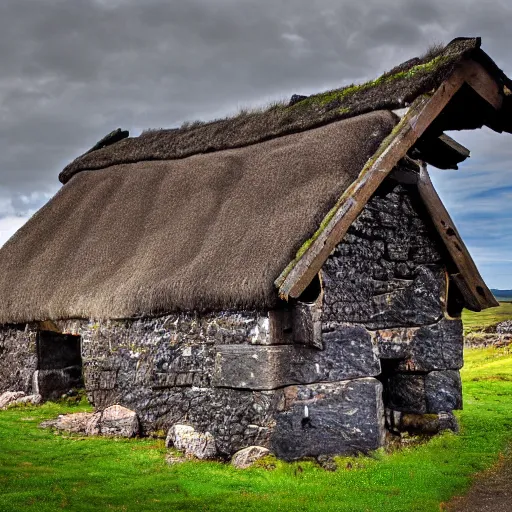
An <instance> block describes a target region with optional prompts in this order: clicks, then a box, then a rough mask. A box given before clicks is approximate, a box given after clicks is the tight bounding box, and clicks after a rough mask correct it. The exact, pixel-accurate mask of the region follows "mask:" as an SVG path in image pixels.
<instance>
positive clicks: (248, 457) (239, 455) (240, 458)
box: [231, 446, 270, 469]
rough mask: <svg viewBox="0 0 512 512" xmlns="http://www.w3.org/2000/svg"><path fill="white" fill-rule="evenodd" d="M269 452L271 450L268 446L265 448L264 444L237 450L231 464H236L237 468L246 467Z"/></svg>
mask: <svg viewBox="0 0 512 512" xmlns="http://www.w3.org/2000/svg"><path fill="white" fill-rule="evenodd" d="M269 454H270V450H269V449H268V448H264V447H263V446H249V447H248V448H244V449H243V450H239V451H238V452H236V453H235V454H234V455H233V457H232V459H231V464H232V465H233V466H235V468H238V469H246V468H249V467H251V466H252V465H253V464H254V463H255V462H256V461H258V460H260V459H262V458H263V457H266V456H267V455H269Z"/></svg>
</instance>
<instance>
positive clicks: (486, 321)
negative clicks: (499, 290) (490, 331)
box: [462, 302, 512, 333]
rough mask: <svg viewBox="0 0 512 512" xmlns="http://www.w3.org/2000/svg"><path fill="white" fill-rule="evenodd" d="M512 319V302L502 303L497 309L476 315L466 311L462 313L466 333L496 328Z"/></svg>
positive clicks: (486, 310) (490, 309)
mask: <svg viewBox="0 0 512 512" xmlns="http://www.w3.org/2000/svg"><path fill="white" fill-rule="evenodd" d="M511 318H512V302H500V305H499V306H498V307H496V308H489V309H485V310H484V311H481V312H480V313H475V312H473V311H468V310H467V309H465V310H464V311H463V312H462V321H463V322H464V331H465V332H466V333H469V332H475V331H480V330H482V329H485V328H486V327H490V326H496V324H499V323H500V322H503V321H504V320H510V319H511Z"/></svg>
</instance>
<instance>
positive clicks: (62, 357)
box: [33, 331, 83, 400]
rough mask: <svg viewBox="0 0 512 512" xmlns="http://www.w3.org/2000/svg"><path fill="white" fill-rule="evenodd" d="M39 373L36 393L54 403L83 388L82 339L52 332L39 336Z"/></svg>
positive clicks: (41, 332)
mask: <svg viewBox="0 0 512 512" xmlns="http://www.w3.org/2000/svg"><path fill="white" fill-rule="evenodd" d="M36 343H37V370H36V372H35V373H34V381H33V388H34V389H33V392H34V393H39V394H40V395H41V396H42V397H43V399H44V400H54V399H56V398H59V397H61V396H62V395H63V394H65V393H67V392H69V391H70V390H71V389H76V388H81V387H83V378H82V354H81V338H80V336H73V335H71V334H61V333H58V332H53V331H39V332H38V334H37V342H36Z"/></svg>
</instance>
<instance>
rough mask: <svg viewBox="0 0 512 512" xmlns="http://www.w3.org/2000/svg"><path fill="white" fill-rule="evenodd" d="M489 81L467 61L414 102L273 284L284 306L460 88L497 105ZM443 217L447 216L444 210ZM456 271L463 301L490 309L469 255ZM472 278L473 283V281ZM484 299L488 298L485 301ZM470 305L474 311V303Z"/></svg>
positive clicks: (479, 68)
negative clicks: (466, 289) (474, 298)
mask: <svg viewBox="0 0 512 512" xmlns="http://www.w3.org/2000/svg"><path fill="white" fill-rule="evenodd" d="M488 79H491V80H492V78H491V77H490V75H489V74H488V73H487V72H486V71H485V70H484V68H483V67H482V66H480V65H479V64H477V63H475V62H474V61H466V62H465V63H464V64H463V65H461V66H459V67H458V68H457V69H456V70H455V71H454V72H453V73H452V75H451V76H450V77H449V78H448V79H447V80H445V81H444V82H443V83H442V84H441V86H440V87H439V88H438V89H437V90H436V91H435V92H434V93H433V94H432V95H431V96H428V95H424V96H420V97H419V98H417V99H416V101H415V102H414V103H413V104H412V106H411V108H410V109H409V110H408V111H407V113H406V114H405V115H404V117H403V118H402V119H401V120H400V122H399V123H398V124H397V126H396V127H395V129H394V130H393V131H392V133H391V134H390V135H389V136H388V137H387V138H386V139H385V140H384V141H383V142H382V143H381V145H380V147H379V149H378V150H377V152H376V153H375V155H374V156H373V157H372V158H371V159H370V160H369V161H368V162H367V163H366V165H365V167H364V168H363V170H362V171H361V173H360V174H359V176H358V178H357V179H356V180H355V181H354V182H353V183H352V185H351V186H350V187H349V188H348V189H347V190H346V191H345V192H344V194H343V195H342V196H341V198H340V199H339V200H338V201H337V203H336V205H335V206H334V208H333V209H332V210H331V211H330V212H329V214H328V215H327V217H326V218H325V219H324V221H323V222H322V224H321V228H320V229H319V230H317V232H316V233H315V234H314V236H313V237H312V239H311V240H309V241H308V242H306V243H305V244H304V245H303V247H302V248H301V250H299V252H298V254H297V257H296V258H295V260H293V261H292V262H291V263H290V265H288V267H287V268H286V269H285V270H284V271H283V272H282V273H281V275H280V276H279V277H278V279H276V281H275V284H276V286H277V287H278V288H279V295H280V297H281V298H283V299H285V300H288V299H289V298H297V297H299V296H300V294H301V293H302V292H303V291H304V289H305V288H306V287H307V285H308V284H309V283H310V282H311V280H312V279H313V277H314V276H315V275H316V274H317V273H318V272H319V271H320V269H321V267H322V265H323V264H324V262H325V261H326V259H327V258H328V257H329V255H330V254H331V252H332V251H333V250H334V248H335V247H336V245H338V244H339V243H340V242H341V240H342V238H343V236H344V235H345V233H346V232H347V230H348V228H349V227H350V225H351V224H352V223H353V222H354V220H355V219H356V218H357V216H358V215H359V213H360V212H361V211H362V209H363V208H364V206H365V205H366V203H367V202H368V201H369V199H370V198H371V196H372V195H373V194H374V192H375V191H376V190H377V188H378V187H379V185H380V184H381V183H382V181H383V180H384V179H385V178H386V176H387V175H388V174H389V173H390V172H391V171H392V170H393V168H394V167H395V165H396V164H397V163H398V161H399V160H400V159H401V158H403V157H404V156H405V155H406V154H407V152H408V151H409V149H410V148H411V147H412V146H413V145H414V144H415V142H416V141H417V140H418V138H419V137H421V135H422V134H423V133H424V132H425V130H426V129H427V128H428V126H429V125H430V124H431V123H432V121H433V120H434V119H435V118H436V117H437V116H438V115H439V114H440V113H441V111H442V110H443V109H444V107H445V106H446V105H447V104H448V102H449V101H450V99H451V98H452V97H453V96H454V94H455V93H456V92H457V91H458V90H459V89H460V87H461V86H462V85H463V84H464V83H465V82H467V83H468V84H469V85H470V86H471V87H473V88H474V89H475V90H476V91H477V92H478V94H480V95H481V96H482V97H484V98H485V99H486V100H487V101H489V102H491V104H493V105H498V99H497V96H496V94H495V93H496V90H497V94H498V96H499V97H500V98H501V93H500V91H499V88H498V86H497V84H496V83H495V82H494V80H492V82H494V85H495V86H496V89H495V88H494V86H493V85H492V84H491V83H490V82H489V80H488ZM492 102H494V103H492ZM497 108H498V107H497ZM438 199H439V198H438ZM439 203H440V200H439ZM440 204H442V203H440ZM443 211H446V210H445V209H444V206H443ZM448 218H449V217H448ZM459 238H460V237H459ZM460 247H461V248H462V247H463V246H460ZM466 252H467V249H466ZM459 268H461V269H463V270H461V275H460V276H459V277H457V276H454V279H455V277H457V278H458V279H460V280H462V281H464V282H467V283H468V286H470V287H471V286H472V290H471V294H469V293H467V294H466V295H467V296H468V299H469V297H470V295H471V297H472V296H473V293H474V292H475V291H476V293H477V294H478V295H479V298H478V299H477V300H478V305H479V307H481V309H484V308H486V307H491V306H494V305H495V300H494V297H492V294H490V292H489V291H488V289H487V287H486V286H485V283H484V282H483V280H482V278H481V277H480V274H479V273H478V271H477V270H476V267H475V265H474V263H473V260H472V259H471V257H470V256H469V253H467V258H466V260H465V263H464V265H463V266H462V267H459ZM473 274H474V276H475V279H476V281H478V284H476V281H475V282H474V283H472V284H471V279H470V275H473ZM476 276H478V277H477V278H476ZM473 285H475V286H473ZM476 287H479V288H478V289H477V288H476ZM482 293H483V296H482ZM488 294H490V295H491V296H490V297H489V296H488ZM474 305H475V306H476V303H474Z"/></svg>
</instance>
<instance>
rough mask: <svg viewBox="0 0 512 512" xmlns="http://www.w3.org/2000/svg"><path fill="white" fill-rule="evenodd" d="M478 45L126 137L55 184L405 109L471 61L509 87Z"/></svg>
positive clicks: (475, 41)
mask: <svg viewBox="0 0 512 512" xmlns="http://www.w3.org/2000/svg"><path fill="white" fill-rule="evenodd" d="M480 44H481V41H480V38H459V39H455V40H454V41H452V42H451V43H450V44H448V45H447V46H446V47H445V48H438V49H436V50H435V51H433V52H429V53H427V54H426V55H425V56H424V57H422V58H415V59H411V60H408V61H407V62H404V63H403V64H400V65H399V66H397V67H395V68H393V69H392V70H391V71H389V72H387V73H385V74H384V75H382V76H381V77H379V78H377V79H376V80H372V81H370V82H367V83H365V84H361V85H350V86H348V87H343V88H341V89H336V90H332V91H327V92H324V93H321V94H316V95H313V96H310V97H307V98H305V99H303V100H302V101H299V102H293V104H292V105H274V106H273V107H271V108H269V109H268V110H264V111H261V112H254V113H244V114H241V115H238V116H235V117H232V118H228V119H222V120H218V121H214V122H210V123H205V124H201V123H194V124H192V126H191V127H189V128H182V129H180V130H176V129H173V130H154V131H148V132H146V133H143V134H142V135H141V136H140V137H136V138H125V139H124V140H121V141H120V142H118V143H117V144H112V145H109V146H108V147H105V148H103V149H99V150H98V151H94V152H88V153H87V154H85V155H83V156H81V157H79V158H77V159H76V160H75V161H74V162H72V163H71V164H69V165H68V166H67V167H66V168H65V169H64V170H63V171H62V172H61V174H60V176H59V179H60V180H61V182H62V183H66V182H67V181H68V180H69V179H70V178H71V177H72V176H73V175H74V174H76V173H77V172H80V171H82V170H93V169H104V168H106V167H109V166H111V165H116V164H125V163H132V162H139V161H141V160H170V159H178V158H185V157H188V156H191V155H195V154H200V153H208V152H212V151H219V150H223V149H230V148H237V147H243V146H247V145H249V144H256V143H259V142H262V141H265V140H268V139H272V138H275V137H279V136H282V135H286V134H290V133H297V132H301V131H304V130H309V129H311V128H314V127H318V126H322V125H324V124H327V123H330V122H333V121H336V120H341V119H347V118H350V117H354V116H358V115H360V114H364V113H366V112H372V111H375V110H385V109H389V110H393V109H399V108H402V107H406V106H408V105H410V104H411V103H412V101H413V100H414V99H416V98H417V97H418V96H419V95H421V94H424V93H426V92H429V91H432V90H433V89H435V88H437V87H439V85H440V84H441V83H442V82H443V81H444V80H445V79H446V77H447V76H449V75H450V74H451V73H452V72H453V70H454V69H455V67H456V66H457V65H458V64H459V63H460V62H461V61H463V60H464V59H467V58H470V57H471V58H473V59H476V60H478V61H481V62H482V63H483V64H484V65H485V66H486V68H488V69H489V71H490V72H491V73H492V74H493V75H494V76H495V77H496V78H497V79H498V80H500V81H505V82H507V84H508V86H509V88H512V83H510V80H508V79H507V77H506V76H505V75H504V74H503V72H501V70H500V69H499V68H498V67H497V66H496V64H494V62H493V61H492V60H491V59H490V58H489V57H488V56H487V55H486V54H485V53H484V52H483V51H481V50H480Z"/></svg>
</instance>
